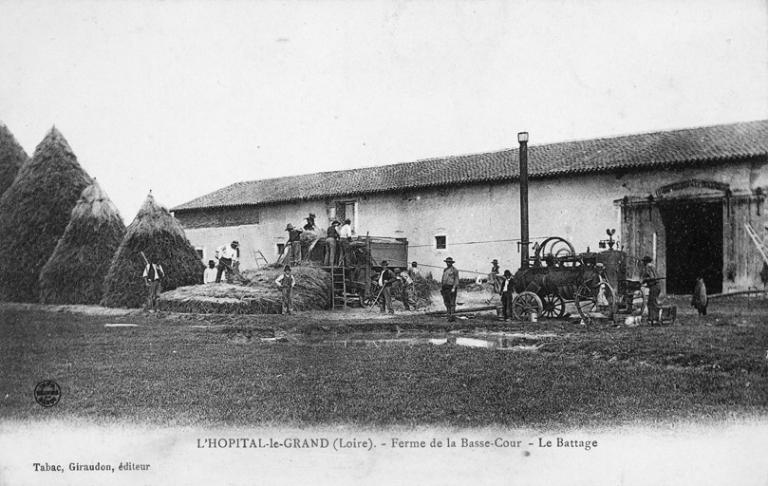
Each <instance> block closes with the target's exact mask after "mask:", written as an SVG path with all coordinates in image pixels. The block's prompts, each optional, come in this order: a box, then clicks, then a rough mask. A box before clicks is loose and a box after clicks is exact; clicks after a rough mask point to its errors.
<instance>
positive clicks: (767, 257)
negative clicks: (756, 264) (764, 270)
mask: <svg viewBox="0 0 768 486" xmlns="http://www.w3.org/2000/svg"><path fill="white" fill-rule="evenodd" d="M744 228H746V230H747V234H748V235H749V237H750V238H751V239H752V243H754V244H755V246H756V247H757V251H759V252H760V256H761V257H763V261H764V262H765V263H766V265H768V248H766V246H765V245H764V244H763V242H762V241H760V237H759V236H757V231H755V228H753V227H752V225H751V224H749V223H744Z"/></svg>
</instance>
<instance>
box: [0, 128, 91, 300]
mask: <svg viewBox="0 0 768 486" xmlns="http://www.w3.org/2000/svg"><path fill="white" fill-rule="evenodd" d="M90 183H91V178H90V177H88V175H87V174H86V173H85V171H84V170H83V169H82V167H80V164H79V163H78V162H77V157H75V154H74V153H73V152H72V149H71V148H70V147H69V144H68V143H67V141H66V140H65V139H64V137H63V136H62V135H61V133H59V131H58V130H56V128H52V129H51V131H50V132H48V134H47V135H46V136H45V138H44V139H43V141H42V142H40V145H38V146H37V149H35V155H34V156H33V158H32V160H30V161H28V162H27V163H25V164H24V165H23V166H22V167H21V169H20V170H19V173H18V174H17V176H16V179H15V180H14V181H13V184H11V186H10V187H9V188H8V190H6V191H5V193H3V195H2V197H0V248H2V249H3V252H4V254H5V256H6V260H7V261H6V263H7V264H5V265H2V266H0V300H10V301H20V302H33V301H36V300H37V298H38V295H39V289H38V277H39V275H40V270H41V269H42V267H43V265H45V263H46V262H47V261H48V259H49V258H50V256H51V254H53V250H54V249H55V248H56V244H57V243H58V241H59V238H61V236H62V235H63V234H64V230H65V229H66V227H67V224H68V223H69V218H70V215H71V213H72V208H74V207H75V204H76V203H77V200H78V199H79V198H80V194H81V193H82V192H83V189H85V188H86V187H87V186H88V185H89V184H90Z"/></svg>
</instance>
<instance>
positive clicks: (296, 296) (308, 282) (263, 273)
mask: <svg viewBox="0 0 768 486" xmlns="http://www.w3.org/2000/svg"><path fill="white" fill-rule="evenodd" d="M244 273H245V274H246V276H247V277H248V279H249V281H250V283H249V284H248V285H230V284H224V283H221V284H207V285H194V286H190V287H180V288H178V289H176V290H174V291H171V292H164V293H163V294H162V295H161V296H160V299H159V301H158V306H159V308H160V309H161V310H167V311H175V312H193V313H200V314H208V313H222V314H279V313H280V311H281V302H282V300H281V295H280V291H279V290H278V289H277V287H276V285H275V279H276V278H277V277H278V276H279V275H280V274H281V273H282V268H279V269H278V268H270V267H267V268H263V269H261V270H258V271H248V272H244ZM293 276H294V277H295V278H296V287H295V288H294V289H293V296H292V300H293V306H294V309H295V310H299V311H301V310H318V309H328V308H330V276H329V274H328V272H326V271H324V270H322V269H320V268H316V267H312V266H306V265H303V266H300V267H294V268H293Z"/></svg>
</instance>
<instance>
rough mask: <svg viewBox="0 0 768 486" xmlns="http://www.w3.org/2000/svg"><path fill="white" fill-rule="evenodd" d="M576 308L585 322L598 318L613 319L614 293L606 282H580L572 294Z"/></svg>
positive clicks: (614, 309) (593, 322)
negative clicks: (574, 293)
mask: <svg viewBox="0 0 768 486" xmlns="http://www.w3.org/2000/svg"><path fill="white" fill-rule="evenodd" d="M574 303H575V304H576V310H577V311H578V313H579V316H581V319H582V320H583V321H584V323H585V324H587V325H590V324H595V323H596V322H597V321H598V320H600V319H611V320H612V319H613V318H614V315H615V314H616V293H615V292H614V291H613V288H612V287H611V286H610V284H608V282H602V283H600V284H592V283H590V284H581V285H580V286H579V288H578V289H577V290H576V295H575V296H574Z"/></svg>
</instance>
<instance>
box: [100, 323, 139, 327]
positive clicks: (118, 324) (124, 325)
mask: <svg viewBox="0 0 768 486" xmlns="http://www.w3.org/2000/svg"><path fill="white" fill-rule="evenodd" d="M104 327H139V325H138V324H120V323H115V324H104Z"/></svg>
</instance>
